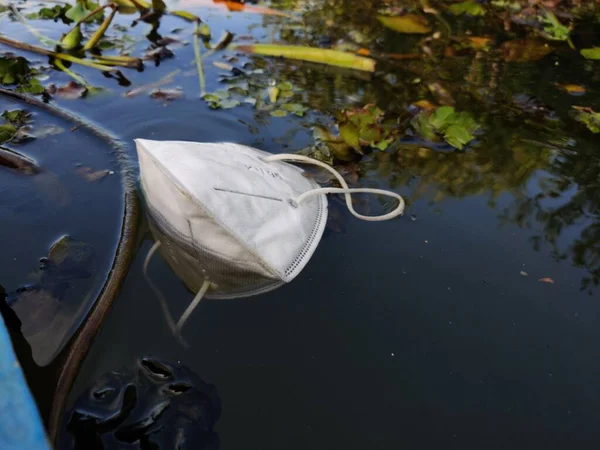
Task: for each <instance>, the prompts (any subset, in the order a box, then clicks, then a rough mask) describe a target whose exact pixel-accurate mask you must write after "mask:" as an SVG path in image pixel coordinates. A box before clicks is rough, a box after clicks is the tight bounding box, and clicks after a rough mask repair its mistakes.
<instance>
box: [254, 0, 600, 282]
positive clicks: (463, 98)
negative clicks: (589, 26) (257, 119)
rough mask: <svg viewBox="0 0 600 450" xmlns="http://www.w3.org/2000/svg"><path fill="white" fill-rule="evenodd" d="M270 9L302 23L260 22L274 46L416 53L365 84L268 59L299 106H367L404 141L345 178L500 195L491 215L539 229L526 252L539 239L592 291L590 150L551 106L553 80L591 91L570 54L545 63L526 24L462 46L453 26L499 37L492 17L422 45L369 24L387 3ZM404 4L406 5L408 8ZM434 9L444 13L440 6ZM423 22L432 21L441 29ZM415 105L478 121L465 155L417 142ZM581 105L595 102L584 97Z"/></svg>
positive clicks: (297, 3) (594, 229)
mask: <svg viewBox="0 0 600 450" xmlns="http://www.w3.org/2000/svg"><path fill="white" fill-rule="evenodd" d="M274 4H275V5H278V6H279V7H281V8H285V9H288V10H289V9H295V10H296V11H302V17H303V19H304V23H303V26H301V27H298V26H289V25H288V24H285V23H284V22H282V21H281V19H280V18H277V17H266V18H265V19H264V20H265V23H266V24H268V25H269V26H270V27H273V28H274V29H275V30H277V35H278V39H279V40H280V41H281V42H282V43H288V44H296V45H313V46H323V47H330V46H335V45H339V44H340V42H344V43H346V44H348V43H350V44H351V45H356V46H357V47H366V48H369V49H370V50H371V51H379V52H387V53H390V52H414V51H417V52H421V53H423V55H424V56H423V58H421V59H418V60H410V61H392V60H384V61H379V62H378V71H377V73H375V74H374V75H373V76H372V78H370V79H368V80H364V79H359V78H357V77H356V76H354V75H352V74H351V73H344V72H341V71H339V70H337V69H330V68H324V67H322V66H318V67H314V66H310V65H301V64H297V63H286V64H283V63H281V62H279V63H277V64H274V66H276V67H277V70H279V71H280V72H279V74H280V76H282V77H284V79H291V80H294V83H296V84H297V85H298V86H299V87H301V88H302V89H303V90H304V95H303V98H302V101H303V102H304V103H305V104H307V105H308V106H310V109H311V110H312V111H317V112H320V113H322V114H323V117H324V118H327V117H336V116H339V111H340V110H343V109H345V108H354V107H362V106H364V105H365V104H368V103H375V104H377V105H378V106H379V107H380V108H381V109H383V110H384V111H385V112H386V119H387V120H391V121H392V122H395V123H396V124H397V127H398V128H399V134H400V135H402V134H404V136H405V138H404V139H403V140H402V141H401V142H400V143H396V144H395V145H392V146H390V148H389V149H388V150H387V151H386V152H379V151H373V152H372V153H371V155H370V157H367V158H362V159H361V160H360V161H359V162H358V163H357V164H354V163H353V165H352V167H353V169H352V172H353V173H355V174H356V173H360V174H362V175H363V176H364V177H369V176H374V177H377V178H378V180H388V182H389V185H390V186H392V187H396V188H399V187H409V188H410V192H411V195H412V198H413V200H414V199H416V198H419V197H423V196H430V195H433V196H434V198H435V200H441V199H442V198H444V197H467V196H475V195H482V196H489V198H490V204H491V205H493V204H494V203H495V199H496V198H498V196H499V195H500V194H506V193H508V194H510V195H511V197H512V206H511V207H510V208H508V210H507V211H506V212H505V214H503V215H502V216H501V218H500V220H502V221H509V222H511V223H516V224H517V225H519V226H522V227H531V228H533V229H537V228H539V226H540V225H541V228H542V230H543V231H542V233H541V235H540V236H536V237H534V238H533V239H532V243H533V245H534V247H535V248H538V247H539V246H541V245H542V243H543V242H546V243H548V244H549V245H550V246H551V247H552V249H553V254H554V255H555V257H556V258H559V259H570V260H571V261H572V263H573V264H574V265H575V266H577V267H581V268H583V269H585V270H586V271H587V272H588V273H589V276H588V277H587V278H585V279H584V280H583V282H582V288H583V289H585V288H590V287H591V286H596V285H598V284H600V220H599V219H600V217H599V216H600V181H598V180H600V156H599V155H598V154H597V150H596V148H595V145H594V144H593V143H592V142H589V141H586V140H585V139H587V138H586V136H591V135H590V134H589V132H588V131H587V130H585V129H584V128H583V127H575V126H574V122H573V120H572V118H571V117H570V116H569V112H568V111H569V109H570V106H571V104H578V103H573V102H576V101H577V99H575V98H568V97H565V96H562V100H560V101H559V100H557V98H559V94H558V92H559V91H558V90H557V87H556V83H565V82H568V83H574V84H576V83H578V84H583V85H588V87H589V85H590V83H593V82H594V78H593V73H591V72H590V71H589V70H587V69H586V68H585V66H583V63H582V62H581V60H579V59H577V57H576V56H577V55H576V54H574V53H573V54H566V55H563V54H561V56H560V57H561V58H570V59H567V60H562V61H561V63H560V66H558V65H554V64H553V61H552V60H551V58H546V59H543V58H542V55H538V53H539V52H537V50H539V46H540V44H539V42H540V41H539V40H536V39H523V36H526V35H527V33H529V31H528V29H527V28H523V29H522V31H523V34H522V35H521V38H520V39H518V40H513V41H511V42H510V45H509V46H508V47H506V45H504V44H502V43H501V41H500V40H499V41H498V42H496V43H495V44H492V47H494V48H495V50H494V49H492V50H491V51H482V50H476V49H473V48H469V46H468V45H467V44H465V39H466V35H464V34H463V33H462V32H461V31H460V30H466V29H472V30H474V36H477V35H480V36H484V35H485V36H492V37H494V36H495V37H497V38H498V39H502V37H501V36H502V35H503V34H504V30H503V24H502V21H498V20H496V21H493V20H491V19H489V18H488V20H487V21H486V22H485V26H484V25H483V22H480V23H479V25H477V26H476V27H475V28H470V27H472V25H473V23H472V22H469V21H468V20H466V19H464V18H449V20H450V21H451V22H452V27H453V29H454V31H455V32H457V33H458V34H459V35H457V36H449V35H448V34H447V32H446V31H445V29H444V27H440V30H441V31H442V33H441V38H440V39H436V40H429V41H428V40H427V39H426V38H424V37H422V36H409V35H402V34H399V33H394V32H391V31H390V30H386V29H383V28H382V27H381V26H380V25H379V24H378V22H377V21H376V20H374V17H375V16H376V14H377V11H378V8H380V7H381V5H385V4H390V3H389V2H385V1H382V2H371V1H366V0H365V1H361V0H326V1H323V2H307V1H302V0H279V1H275V2H274ZM308 4H310V8H309V7H306V5H308ZM415 4H418V2H415ZM411 5H412V6H414V5H413V3H412V2H405V4H404V6H408V8H409V9H410V8H411ZM436 5H437V6H436V7H438V9H440V10H443V6H442V5H441V3H440V4H437V3H436ZM428 17H429V19H430V24H431V25H432V26H438V25H439V23H438V21H436V19H435V18H433V17H432V16H431V15H429V16H428ZM446 17H447V18H448V16H446ZM457 30H458V31H457ZM475 33H476V34H475ZM492 42H493V40H492ZM505 47H506V48H509V49H510V52H506V48H505ZM355 48H356V47H355ZM546 52H547V51H546ZM536 55H537V56H536ZM505 58H506V59H505ZM514 61H519V62H514ZM298 67H301V68H302V69H301V70H298V69H297V68H298ZM415 80H417V81H415ZM432 82H435V83H436V84H438V85H442V86H443V88H444V90H445V91H446V92H447V93H448V94H449V95H447V96H445V98H442V96H440V95H439V92H432V91H431V89H430V87H429V85H430V83H432ZM444 95H445V94H444ZM418 100H428V101H430V102H432V103H434V104H438V105H439V104H440V103H441V104H444V103H445V102H446V101H451V102H452V103H453V104H454V105H455V107H456V109H457V110H459V111H468V112H469V113H471V115H472V116H473V117H475V118H476V120H477V121H478V122H479V124H480V125H481V133H480V134H479V136H478V137H477V141H476V142H475V143H473V144H472V145H470V146H469V147H468V148H467V150H466V151H464V152H453V151H448V149H442V150H440V149H439V148H436V147H433V146H432V145H431V144H430V143H427V142H424V141H422V140H419V138H418V137H417V138H415V137H414V136H413V135H414V131H413V130H411V127H410V114H409V112H408V111H409V110H410V105H411V104H414V103H415V102H416V101H418ZM544 102H546V103H549V104H546V105H545V104H544ZM587 104H593V99H588V103H587ZM575 142H576V145H573V143H575ZM565 149H568V151H567V150H565ZM542 178H543V181H539V182H537V181H536V183H538V184H539V186H535V185H534V183H532V181H534V180H540V179H542ZM361 183H364V181H363V182H361ZM556 205H559V206H556ZM567 230H569V231H568V232H567ZM561 236H562V238H561ZM573 236H576V237H573ZM565 241H568V242H565ZM565 246H566V247H567V249H566V250H564V247H565ZM561 248H563V250H561Z"/></svg>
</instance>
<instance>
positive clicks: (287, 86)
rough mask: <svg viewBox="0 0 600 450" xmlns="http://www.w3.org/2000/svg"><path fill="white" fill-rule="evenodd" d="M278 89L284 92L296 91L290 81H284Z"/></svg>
mask: <svg viewBox="0 0 600 450" xmlns="http://www.w3.org/2000/svg"><path fill="white" fill-rule="evenodd" d="M277 87H278V88H279V89H280V90H282V91H291V90H292V89H294V86H293V85H292V83H290V82H289V81H284V82H283V83H279V84H278V85H277Z"/></svg>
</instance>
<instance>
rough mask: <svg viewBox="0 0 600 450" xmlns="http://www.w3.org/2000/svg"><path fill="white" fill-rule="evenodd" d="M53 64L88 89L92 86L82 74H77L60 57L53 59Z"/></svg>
mask: <svg viewBox="0 0 600 450" xmlns="http://www.w3.org/2000/svg"><path fill="white" fill-rule="evenodd" d="M54 65H55V66H56V67H58V68H59V69H60V70H62V71H63V72H64V73H66V74H67V75H69V76H70V77H71V78H73V79H74V80H75V81H77V82H78V83H79V84H81V85H82V86H85V87H86V88H88V89H89V88H91V87H92V86H90V85H89V83H88V82H87V81H85V80H84V79H83V77H82V76H80V75H77V74H76V73H75V72H73V71H72V70H71V69H69V68H68V67H67V66H65V65H64V63H63V62H62V61H61V60H60V59H55V60H54Z"/></svg>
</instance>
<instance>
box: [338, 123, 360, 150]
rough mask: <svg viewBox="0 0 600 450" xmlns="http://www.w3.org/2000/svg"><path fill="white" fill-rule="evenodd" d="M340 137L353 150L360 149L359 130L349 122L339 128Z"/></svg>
mask: <svg viewBox="0 0 600 450" xmlns="http://www.w3.org/2000/svg"><path fill="white" fill-rule="evenodd" d="M339 129H340V136H341V138H342V139H343V140H344V142H345V143H346V144H348V145H349V146H350V147H352V148H354V149H355V150H359V149H360V140H359V130H358V128H357V127H356V125H354V124H353V123H351V122H346V123H344V124H341V125H340V126H339Z"/></svg>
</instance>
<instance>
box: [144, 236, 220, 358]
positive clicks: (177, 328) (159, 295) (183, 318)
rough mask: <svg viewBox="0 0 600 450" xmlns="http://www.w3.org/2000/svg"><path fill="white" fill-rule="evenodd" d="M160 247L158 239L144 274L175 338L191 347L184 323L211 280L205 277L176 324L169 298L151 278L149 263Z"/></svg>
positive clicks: (151, 250) (148, 256)
mask: <svg viewBox="0 0 600 450" xmlns="http://www.w3.org/2000/svg"><path fill="white" fill-rule="evenodd" d="M159 247H160V241H156V242H155V243H154V245H153V246H152V248H151V249H150V250H149V251H148V254H147V255H146V259H144V268H143V270H142V272H143V274H144V278H146V281H147V282H148V284H149V285H150V288H152V290H153V291H154V294H155V295H156V298H158V301H159V302H160V306H161V308H162V310H163V315H164V316H165V320H166V321H167V325H168V326H169V328H170V330H171V331H172V332H173V334H174V335H175V338H176V339H177V340H178V341H179V342H180V343H181V345H183V346H184V347H185V348H189V344H188V343H187V342H186V341H185V340H184V339H183V337H182V336H181V329H182V328H183V325H184V324H185V322H186V321H187V320H188V318H189V317H190V315H191V314H192V312H194V310H195V309H196V307H197V306H198V304H199V303H200V301H201V300H202V298H203V297H204V295H205V294H206V292H207V291H208V289H209V288H210V285H211V282H210V280H209V279H208V277H207V278H206V279H205V281H204V283H203V284H202V287H201V288H200V290H199V291H198V293H197V294H196V295H195V297H194V299H193V300H192V302H191V303H190V304H189V305H188V307H187V308H186V309H185V311H184V312H183V314H182V315H181V317H180V318H179V320H178V321H177V324H176V323H175V322H174V321H173V317H172V316H171V313H170V311H169V306H168V305H167V299H166V298H165V296H164V295H163V293H162V292H161V291H160V289H158V288H157V287H156V286H155V285H154V283H153V282H152V280H151V279H150V276H149V275H148V265H149V264H150V260H151V259H152V256H154V253H156V250H158V248H159Z"/></svg>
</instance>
